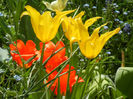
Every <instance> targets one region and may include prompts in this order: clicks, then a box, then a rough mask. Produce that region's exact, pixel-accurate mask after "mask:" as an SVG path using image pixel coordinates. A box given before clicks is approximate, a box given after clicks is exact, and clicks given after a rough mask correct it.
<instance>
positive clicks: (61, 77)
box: [48, 65, 84, 95]
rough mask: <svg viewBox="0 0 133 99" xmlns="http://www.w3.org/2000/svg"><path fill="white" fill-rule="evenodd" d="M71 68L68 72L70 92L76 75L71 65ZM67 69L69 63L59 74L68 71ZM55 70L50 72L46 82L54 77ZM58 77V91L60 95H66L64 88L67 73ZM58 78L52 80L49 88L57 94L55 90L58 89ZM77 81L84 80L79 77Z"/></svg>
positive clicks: (76, 77) (65, 86) (65, 87)
mask: <svg viewBox="0 0 133 99" xmlns="http://www.w3.org/2000/svg"><path fill="white" fill-rule="evenodd" d="M70 70H72V71H71V72H70V78H69V88H70V92H72V87H73V85H74V84H75V83H76V81H77V79H78V76H77V75H76V71H75V70H74V67H73V66H71V69H70ZM68 71H69V65H67V66H66V67H65V68H64V69H63V70H62V72H61V74H63V73H65V72H68ZM57 73H58V72H57V71H54V72H53V73H52V74H50V76H49V77H48V82H49V81H51V80H52V79H54V78H55V76H56V75H57ZM59 79H60V93H61V94H62V95H66V89H67V79H68V73H66V74H64V75H62V76H60V77H59ZM58 81H59V80H58V78H57V79H56V80H55V81H54V83H53V84H52V86H51V88H50V89H51V90H52V91H54V93H55V94H56V95H57V91H58ZM78 82H84V80H83V79H82V78H81V77H79V79H78Z"/></svg>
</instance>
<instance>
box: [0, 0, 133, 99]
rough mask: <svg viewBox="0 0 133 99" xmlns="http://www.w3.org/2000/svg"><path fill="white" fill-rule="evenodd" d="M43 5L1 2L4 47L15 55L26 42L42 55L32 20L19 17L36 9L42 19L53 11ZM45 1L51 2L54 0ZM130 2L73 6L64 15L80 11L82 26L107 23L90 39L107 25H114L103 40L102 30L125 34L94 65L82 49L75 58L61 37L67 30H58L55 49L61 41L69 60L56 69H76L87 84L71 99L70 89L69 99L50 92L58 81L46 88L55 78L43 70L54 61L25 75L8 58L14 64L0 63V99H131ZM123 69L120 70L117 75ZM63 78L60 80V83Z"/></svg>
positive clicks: (99, 0) (31, 0)
mask: <svg viewBox="0 0 133 99" xmlns="http://www.w3.org/2000/svg"><path fill="white" fill-rule="evenodd" d="M42 1H44V0H1V1H0V42H1V43H0V47H2V48H4V49H7V50H8V51H10V49H9V44H11V43H13V42H14V41H16V40H17V39H21V40H23V41H24V42H26V41H27V40H33V41H34V42H35V44H36V46H37V49H39V42H40V41H39V40H38V39H37V38H36V36H35V33H34V31H33V29H32V25H31V23H30V17H29V16H24V17H22V18H21V19H20V15H21V13H22V12H23V11H24V10H25V9H24V6H26V5H31V6H32V7H34V8H35V9H37V10H38V11H39V12H40V13H43V12H44V11H46V10H48V9H47V8H46V7H45V6H44V5H43V3H42ZM46 1H48V2H52V1H53V0H46ZM107 1H108V2H107ZM130 1H131V0H123V2H122V1H121V0H117V1H116V0H69V2H68V4H67V7H66V8H65V10H68V9H77V8H79V10H78V12H77V13H79V12H80V11H85V15H84V16H83V21H85V20H86V19H88V18H91V17H95V16H101V17H103V18H102V19H101V20H99V21H98V22H96V23H95V24H94V25H92V26H91V27H89V33H90V34H91V33H92V31H93V29H94V28H96V27H98V26H100V25H101V24H103V23H105V22H109V24H108V27H106V28H105V27H104V29H101V31H100V34H102V33H103V30H105V31H109V30H113V29H115V28H116V27H119V26H120V27H121V32H120V33H118V34H117V35H116V36H114V37H113V38H112V39H110V41H109V42H107V44H106V46H105V47H104V48H103V50H102V52H101V53H100V54H99V56H98V57H97V58H95V59H93V60H88V59H87V58H86V57H84V56H83V55H82V54H81V53H80V50H79V48H78V45H77V43H74V44H73V55H72V56H70V47H69V41H68V40H67V39H66V38H65V37H64V36H62V35H63V32H62V28H61V27H60V28H59V32H58V34H57V36H56V38H55V39H53V42H55V43H56V42H57V41H59V40H62V41H63V42H64V43H65V45H66V46H65V48H66V56H70V57H69V59H68V60H67V61H66V62H64V63H63V64H62V65H60V66H59V67H57V68H56V69H58V70H60V69H59V68H64V67H65V65H66V64H68V63H69V64H70V65H71V66H74V67H75V70H76V71H77V72H76V74H77V75H78V76H79V77H82V78H83V79H84V82H82V83H78V82H76V84H75V85H74V86H73V89H72V93H69V88H67V89H68V91H67V94H66V96H65V97H64V96H62V95H60V94H58V95H57V96H56V95H54V93H53V92H52V91H51V90H50V87H47V85H48V84H50V83H53V81H54V80H55V79H53V81H51V82H50V83H47V82H46V80H47V77H48V76H49V75H50V74H47V73H46V72H45V69H44V68H43V66H44V65H45V64H46V63H47V61H48V60H49V59H50V58H51V57H49V58H48V60H46V61H45V62H44V63H43V64H42V61H41V62H40V61H37V62H35V63H34V64H33V65H32V66H31V68H29V69H25V68H20V67H19V66H17V64H16V63H15V62H14V61H13V60H12V59H11V55H9V57H10V58H7V59H5V60H4V61H0V99H2V98H3V99H7V98H16V99H19V98H25V99H37V98H38V99H61V98H66V99H68V98H69V99H123V98H126V97H127V98H131V99H132V97H133V96H132V92H133V88H132V87H133V86H132V78H133V77H132V76H133V70H132V66H133V62H132V60H133V46H132V44H133V39H132V37H133V24H132V23H133V19H132V17H133V14H132V13H131V12H132V9H133V2H130ZM85 4H86V5H85ZM87 4H88V5H89V6H88V5H87ZM71 15H73V14H71ZM125 23H126V24H128V25H126V24H125ZM61 37H62V38H61ZM122 51H123V52H124V59H125V60H122V58H121V56H122ZM44 54H45V53H44ZM34 57H35V56H33V57H32V58H31V59H29V60H28V61H26V62H24V64H25V63H27V62H29V61H31V60H32V59H33V58H34ZM122 62H124V64H125V65H124V66H130V68H129V67H120V66H121V63H122ZM42 65H43V66H42ZM118 67H120V68H119V69H118ZM56 69H55V70H56ZM117 69H118V70H117ZM116 71H117V73H116ZM52 72H54V70H53V71H52ZM52 72H51V73H52ZM59 72H61V70H60V71H59ZM69 73H70V72H69ZM115 73H116V76H115ZM59 76H60V75H57V76H56V78H58V77H59ZM58 80H60V79H58ZM68 80H69V79H68ZM114 80H115V83H114ZM115 84H116V85H115ZM58 87H59V88H58V93H59V92H60V83H58ZM117 88H118V89H119V90H118V89H117Z"/></svg>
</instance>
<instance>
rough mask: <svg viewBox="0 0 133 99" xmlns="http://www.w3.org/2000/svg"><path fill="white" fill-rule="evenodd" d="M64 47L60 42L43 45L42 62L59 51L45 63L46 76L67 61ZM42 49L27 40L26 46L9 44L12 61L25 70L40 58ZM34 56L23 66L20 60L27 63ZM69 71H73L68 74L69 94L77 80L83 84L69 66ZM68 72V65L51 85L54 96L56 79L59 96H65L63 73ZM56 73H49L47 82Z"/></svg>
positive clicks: (64, 77) (41, 45)
mask: <svg viewBox="0 0 133 99" xmlns="http://www.w3.org/2000/svg"><path fill="white" fill-rule="evenodd" d="M64 47H65V45H64V43H63V42H62V41H59V42H57V43H56V45H55V44H54V43H53V42H52V41H49V42H46V43H45V47H44V55H43V62H44V61H46V60H47V59H48V57H50V56H51V55H52V54H53V53H55V52H56V51H58V50H59V49H61V50H60V51H58V53H56V54H55V55H54V56H52V57H51V58H50V59H49V60H48V62H47V63H46V65H45V68H46V72H47V73H48V74H49V73H51V71H53V69H55V68H56V67H57V66H59V65H60V64H62V63H63V62H64V61H66V60H67V59H68V57H67V56H65V52H66V51H65V50H66V49H65V48H64ZM42 48H43V43H42V42H40V50H37V49H36V44H35V43H34V42H33V41H32V40H28V41H27V42H26V45H25V44H24V42H23V41H21V40H17V42H14V45H13V44H10V49H11V52H10V53H11V55H12V57H13V60H14V61H16V63H17V64H18V65H19V66H20V67H23V66H24V67H25V68H29V67H31V65H32V64H33V62H35V61H37V60H38V59H39V58H40V57H41V53H42ZM35 55H37V56H36V57H35V58H34V59H32V60H31V61H30V62H29V63H27V64H23V62H22V60H24V61H27V60H29V59H30V58H32V57H33V56H35ZM70 70H73V71H71V72H70V78H69V87H70V92H71V91H72V87H73V85H74V84H75V83H76V81H77V80H78V82H84V80H83V79H82V78H81V77H79V79H78V76H77V75H76V71H75V70H74V67H73V66H71V69H70ZM68 71H69V64H68V65H66V67H65V68H64V69H63V70H62V72H61V73H60V75H61V76H60V75H59V76H60V77H59V78H57V79H56V80H55V81H54V83H53V84H52V86H51V88H50V89H51V90H52V91H54V93H55V94H56V95H57V88H58V79H60V88H61V89H60V90H61V94H62V95H65V94H66V87H67V78H68V73H65V72H68ZM57 73H58V72H57V71H56V70H55V71H54V72H53V73H51V74H50V76H49V77H48V80H47V82H49V81H51V80H52V79H54V78H55V76H56V75H57ZM63 73H65V74H63ZM62 74H63V75H62ZM54 89H55V90H54Z"/></svg>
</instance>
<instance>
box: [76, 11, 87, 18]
mask: <svg viewBox="0 0 133 99" xmlns="http://www.w3.org/2000/svg"><path fill="white" fill-rule="evenodd" d="M84 13H85V11H81V12H80V13H79V14H78V15H76V16H75V17H74V18H75V19H76V18H81V17H82V16H83V15H84Z"/></svg>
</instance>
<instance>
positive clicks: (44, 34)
mask: <svg viewBox="0 0 133 99" xmlns="http://www.w3.org/2000/svg"><path fill="white" fill-rule="evenodd" d="M52 27H53V19H52V17H51V12H50V11H46V12H44V13H43V14H42V15H41V16H40V18H39V26H38V29H39V30H38V31H39V32H38V33H37V36H38V38H39V39H40V40H41V41H42V42H47V41H49V40H50V38H49V35H51V33H50V31H51V29H52Z"/></svg>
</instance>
